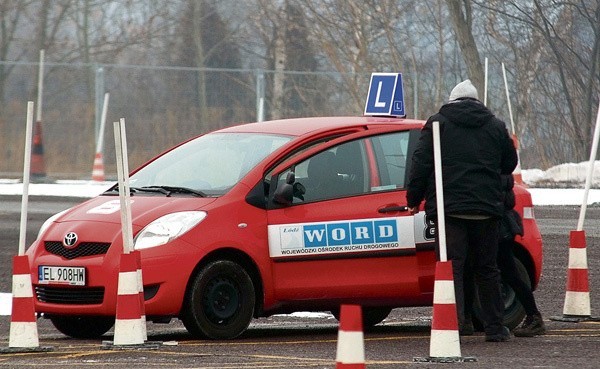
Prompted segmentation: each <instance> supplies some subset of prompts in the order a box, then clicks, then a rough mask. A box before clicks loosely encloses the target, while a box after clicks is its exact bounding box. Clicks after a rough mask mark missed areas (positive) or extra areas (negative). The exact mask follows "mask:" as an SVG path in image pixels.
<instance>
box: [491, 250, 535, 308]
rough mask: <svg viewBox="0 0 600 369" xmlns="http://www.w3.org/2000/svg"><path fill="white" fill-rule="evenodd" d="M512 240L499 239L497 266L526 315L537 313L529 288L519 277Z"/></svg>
mask: <svg viewBox="0 0 600 369" xmlns="http://www.w3.org/2000/svg"><path fill="white" fill-rule="evenodd" d="M513 245H514V244H513V242H512V240H510V241H501V242H500V245H499V246H498V268H499V269H500V275H501V276H502V280H503V281H504V283H506V284H508V285H509V286H510V288H512V289H513V291H515V295H516V296H517V299H518V300H519V302H520V303H521V305H523V308H524V309H525V312H526V313H527V315H535V314H538V313H539V310H538V308H537V305H536V303H535V298H534V297H533V292H532V291H531V288H530V287H529V286H528V285H527V283H525V281H523V280H522V279H521V278H520V277H519V273H518V272H517V266H516V264H515V259H514V253H513Z"/></svg>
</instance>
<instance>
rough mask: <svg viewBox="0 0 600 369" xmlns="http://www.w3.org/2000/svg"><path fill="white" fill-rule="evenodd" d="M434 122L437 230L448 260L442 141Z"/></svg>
mask: <svg viewBox="0 0 600 369" xmlns="http://www.w3.org/2000/svg"><path fill="white" fill-rule="evenodd" d="M432 124H433V164H434V171H435V197H436V205H437V220H438V224H437V231H438V240H439V247H440V261H448V253H447V252H446V218H445V215H444V185H443V182H442V153H441V151H442V150H441V143H440V122H438V121H435V122H433V123H432Z"/></svg>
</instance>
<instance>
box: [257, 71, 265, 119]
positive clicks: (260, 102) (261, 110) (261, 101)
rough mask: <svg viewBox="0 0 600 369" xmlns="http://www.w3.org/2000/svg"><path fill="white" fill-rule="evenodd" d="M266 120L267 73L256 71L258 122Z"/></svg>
mask: <svg viewBox="0 0 600 369" xmlns="http://www.w3.org/2000/svg"><path fill="white" fill-rule="evenodd" d="M264 120H265V73H264V72H263V71H262V70H257V71H256V121H257V122H262V121H264Z"/></svg>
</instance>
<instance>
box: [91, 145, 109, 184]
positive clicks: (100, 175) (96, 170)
mask: <svg viewBox="0 0 600 369" xmlns="http://www.w3.org/2000/svg"><path fill="white" fill-rule="evenodd" d="M92 179H93V180H94V181H98V182H104V180H105V179H106V178H105V177H104V161H103V160H102V153H101V152H97V153H96V156H95V157H94V166H93V167H92Z"/></svg>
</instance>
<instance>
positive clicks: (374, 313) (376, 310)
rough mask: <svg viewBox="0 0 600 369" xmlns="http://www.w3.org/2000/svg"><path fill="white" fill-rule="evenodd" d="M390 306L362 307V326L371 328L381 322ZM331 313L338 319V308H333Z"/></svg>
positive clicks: (388, 312) (387, 313)
mask: <svg viewBox="0 0 600 369" xmlns="http://www.w3.org/2000/svg"><path fill="white" fill-rule="evenodd" d="M391 311H392V308H388V307H363V308H362V318H363V327H364V329H369V328H372V327H373V326H375V325H377V324H379V323H381V322H383V320H384V319H385V318H387V316H388V315H390V312H391ZM331 314H332V315H333V316H334V317H335V318H336V319H337V320H338V321H339V320H340V310H339V309H335V310H332V311H331Z"/></svg>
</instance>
